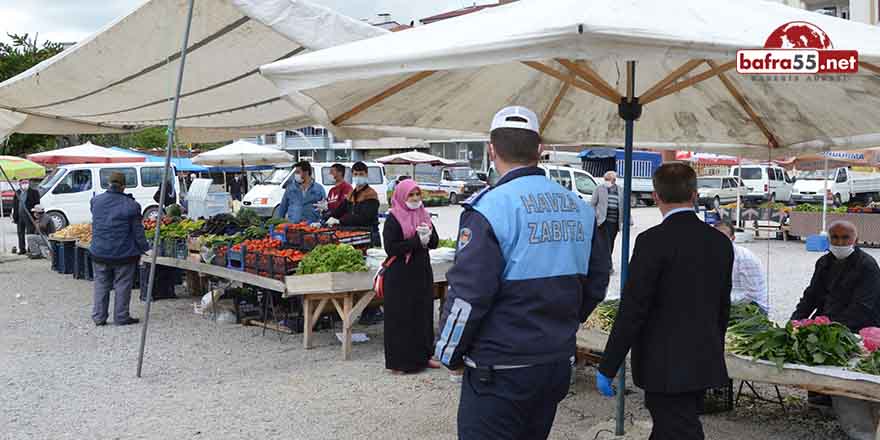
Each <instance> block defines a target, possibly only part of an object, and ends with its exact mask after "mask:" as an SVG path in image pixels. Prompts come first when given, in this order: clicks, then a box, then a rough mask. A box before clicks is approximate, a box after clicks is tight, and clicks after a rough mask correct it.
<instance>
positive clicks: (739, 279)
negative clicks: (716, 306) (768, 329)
mask: <svg viewBox="0 0 880 440" xmlns="http://www.w3.org/2000/svg"><path fill="white" fill-rule="evenodd" d="M715 228H716V229H718V230H719V231H721V232H722V233H723V234H724V235H726V236H727V238H729V239H730V241H732V242H733V255H734V257H733V279H732V282H733V286H732V288H731V289H730V301H731V302H732V303H734V304H738V303H754V304H755V305H757V306H758V308H760V309H761V311H762V312H764V314H765V315H766V314H767V313H768V312H769V311H770V298H769V293H768V291H767V278H766V277H765V276H764V268H763V267H762V266H761V260H760V259H758V257H757V256H756V255H755V254H754V253H752V251H750V250H748V249H746V248H744V247H742V246H740V245H738V244H736V230H735V229H734V227H733V225H732V224H730V223H729V222H724V223H719V224H718V225H716V226H715Z"/></svg>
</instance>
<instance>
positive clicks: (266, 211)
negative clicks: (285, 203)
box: [241, 162, 388, 217]
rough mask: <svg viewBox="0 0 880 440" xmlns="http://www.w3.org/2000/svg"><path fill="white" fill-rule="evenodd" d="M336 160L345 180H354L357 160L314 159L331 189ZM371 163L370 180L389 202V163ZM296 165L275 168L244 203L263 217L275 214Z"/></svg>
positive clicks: (315, 170)
mask: <svg viewBox="0 0 880 440" xmlns="http://www.w3.org/2000/svg"><path fill="white" fill-rule="evenodd" d="M334 163H339V164H341V165H343V166H345V180H346V181H348V182H349V183H351V166H352V165H354V162H315V163H312V164H311V165H312V171H313V174H314V176H315V180H316V181H317V182H318V183H319V184H321V186H323V187H324V191H325V192H327V193H329V192H330V188H333V185H335V184H336V182H335V181H334V180H333V177H332V176H331V175H330V167H331V166H332V165H333V164H334ZM364 163H365V164H366V165H367V182H368V183H369V184H370V186H371V187H372V188H373V189H374V190H376V193H377V194H378V195H379V205H382V206H387V205H388V195H387V191H388V185H387V184H386V182H385V166H384V165H382V164H380V163H375V162H364ZM292 176H293V167H292V166H287V167H279V168H275V171H273V172H272V175H271V176H269V178H268V179H267V180H266V182H265V183H264V184H262V185H256V186H254V187H253V188H251V189H250V191H248V193H247V194H245V195H244V197H243V198H242V201H241V204H242V206H243V207H245V208H248V209H253V210H254V211H256V212H257V214H259V215H260V216H261V217H274V216H275V214H276V212H277V211H276V210H277V208H278V205H279V204H281V199H282V198H283V197H284V188H286V187H287V182H288V181H290V180H291V179H292V178H293V177H292Z"/></svg>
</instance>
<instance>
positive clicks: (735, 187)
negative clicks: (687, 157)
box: [697, 176, 751, 209]
mask: <svg viewBox="0 0 880 440" xmlns="http://www.w3.org/2000/svg"><path fill="white" fill-rule="evenodd" d="M749 191H751V189H750V188H749V187H747V186H745V185H743V183H742V181H741V180H739V177H730V176H703V177H698V178H697V196H698V198H699V199H698V203H699V204H700V205H703V206H705V207H706V209H718V208H719V207H721V205H724V204H727V203H734V202H736V197H737V194H739V195H740V197H742V196H744V195H746V194H748V193H749Z"/></svg>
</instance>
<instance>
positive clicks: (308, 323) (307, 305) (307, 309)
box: [302, 296, 315, 349]
mask: <svg viewBox="0 0 880 440" xmlns="http://www.w3.org/2000/svg"><path fill="white" fill-rule="evenodd" d="M302 302H303V347H305V348H306V349H309V348H312V328H313V327H314V326H315V323H314V322H312V300H310V299H309V297H308V296H304V297H302Z"/></svg>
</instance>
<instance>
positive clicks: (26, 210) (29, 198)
mask: <svg viewBox="0 0 880 440" xmlns="http://www.w3.org/2000/svg"><path fill="white" fill-rule="evenodd" d="M30 184H31V182H30V181H29V180H27V179H21V181H19V182H18V185H19V189H18V190H17V191H15V196H14V197H13V199H12V222H13V223H15V224H16V226H17V227H18V230H17V232H18V253H19V254H20V255H25V254H27V241H26V237H27V235H28V234H33V233H34V223H33V221H32V220H31V215H30V212H31V210H32V209H34V206H37V205H38V204H39V203H40V192H39V191H37V190H36V189H35V188H31V187H30Z"/></svg>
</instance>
